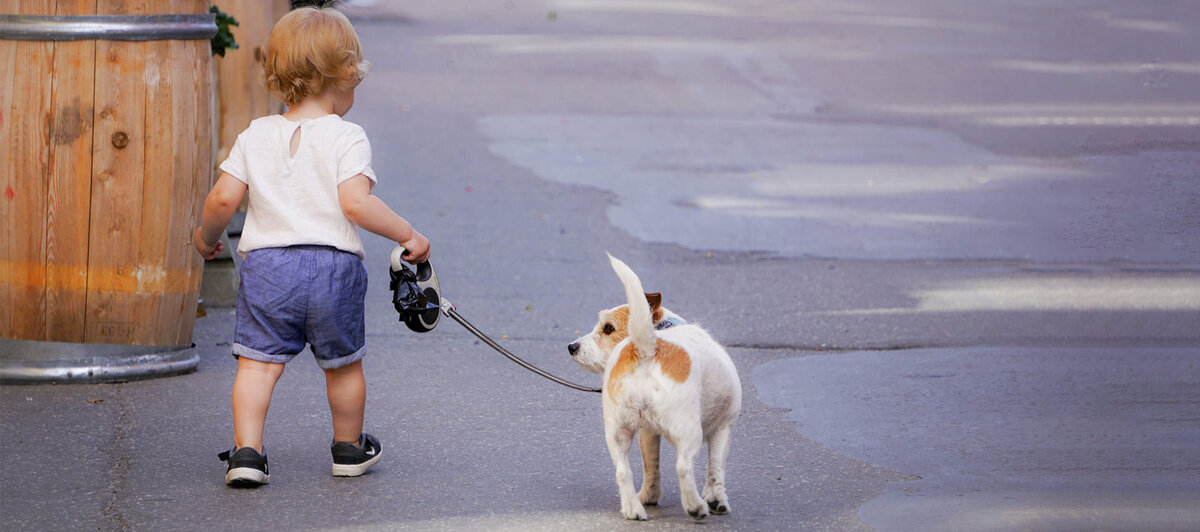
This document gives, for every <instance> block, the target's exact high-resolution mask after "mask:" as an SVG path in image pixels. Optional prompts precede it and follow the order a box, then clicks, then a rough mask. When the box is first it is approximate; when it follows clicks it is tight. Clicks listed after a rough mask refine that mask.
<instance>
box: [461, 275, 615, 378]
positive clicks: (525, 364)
mask: <svg viewBox="0 0 1200 532" xmlns="http://www.w3.org/2000/svg"><path fill="white" fill-rule="evenodd" d="M442 314H443V315H446V316H449V317H451V318H454V321H457V322H458V324H459V325H462V326H463V327H464V328H465V329H467V330H468V331H470V332H471V334H474V335H475V337H476V338H479V339H480V340H483V342H484V343H486V344H487V345H488V346H490V347H491V348H492V349H495V350H496V352H498V353H500V354H501V355H504V356H506V357H508V359H509V360H511V361H513V362H516V363H517V364H520V365H521V367H523V368H525V369H527V370H529V371H532V372H534V373H537V374H538V375H541V376H543V377H545V378H547V379H550V380H552V381H554V382H557V383H559V384H561V385H563V386H566V387H567V388H574V389H576V390H579V391H581V392H597V393H599V392H600V391H601V390H600V388H588V387H587V386H582V385H579V384H575V383H573V382H569V381H565V380H562V379H560V378H558V377H555V376H554V375H551V374H549V373H546V372H545V371H542V370H541V369H538V367H537V366H534V365H533V364H530V363H528V362H526V361H524V360H521V358H520V357H518V356H517V355H514V354H512V353H509V352H508V350H507V349H505V348H503V347H501V346H500V344H498V343H496V342H495V340H492V339H491V338H488V335H486V334H483V332H481V331H480V330H479V329H476V328H475V326H474V325H471V323H470V322H468V321H467V320H466V318H463V317H462V316H459V315H458V309H457V308H455V307H454V304H453V303H450V302H449V301H447V300H446V299H445V298H443V299H442Z"/></svg>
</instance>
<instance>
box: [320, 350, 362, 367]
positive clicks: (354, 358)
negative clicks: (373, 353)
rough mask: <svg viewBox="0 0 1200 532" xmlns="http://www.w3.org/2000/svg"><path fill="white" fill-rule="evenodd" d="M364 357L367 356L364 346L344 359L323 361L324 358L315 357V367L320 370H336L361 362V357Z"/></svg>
mask: <svg viewBox="0 0 1200 532" xmlns="http://www.w3.org/2000/svg"><path fill="white" fill-rule="evenodd" d="M366 355H367V346H365V345H364V346H362V347H360V348H358V351H355V352H353V353H351V354H349V355H346V356H344V357H337V358H333V359H325V358H320V357H317V366H318V367H320V368H321V369H338V368H340V367H342V366H349V365H350V364H353V363H355V362H358V361H359V360H362V359H363V357H365V356H366Z"/></svg>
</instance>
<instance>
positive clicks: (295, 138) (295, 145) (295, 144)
mask: <svg viewBox="0 0 1200 532" xmlns="http://www.w3.org/2000/svg"><path fill="white" fill-rule="evenodd" d="M298 149H300V126H296V132H295V133H292V152H291V153H292V157H295V156H296V150H298Z"/></svg>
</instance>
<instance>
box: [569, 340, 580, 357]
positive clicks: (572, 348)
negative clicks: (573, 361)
mask: <svg viewBox="0 0 1200 532" xmlns="http://www.w3.org/2000/svg"><path fill="white" fill-rule="evenodd" d="M567 352H569V353H571V356H575V353H578V352H579V342H572V343H571V345H568V346H567Z"/></svg>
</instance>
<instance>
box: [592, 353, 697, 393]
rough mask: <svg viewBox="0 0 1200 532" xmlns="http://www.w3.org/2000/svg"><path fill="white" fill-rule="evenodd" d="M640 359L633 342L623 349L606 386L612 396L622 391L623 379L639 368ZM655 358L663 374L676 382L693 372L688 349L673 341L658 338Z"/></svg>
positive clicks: (685, 378) (684, 379)
mask: <svg viewBox="0 0 1200 532" xmlns="http://www.w3.org/2000/svg"><path fill="white" fill-rule="evenodd" d="M638 359H639V356H638V351H637V348H636V347H634V346H633V344H632V343H631V344H629V345H626V346H625V347H624V348H623V349H621V354H620V355H618V356H617V361H616V363H614V364H613V367H612V371H610V372H608V384H607V385H605V387H606V388H607V389H608V393H609V395H610V396H611V395H613V394H617V393H620V391H621V382H620V381H621V379H623V378H625V376H626V375H629V374H630V373H633V372H634V370H636V369H637V367H638ZM653 360H655V361H657V362H658V366H659V367H660V368H662V372H663V375H666V376H667V377H669V378H670V379H671V380H673V381H675V382H683V381H686V380H687V378H688V375H690V374H691V373H692V358H691V357H689V356H688V354H687V351H685V350H684V349H683V348H682V347H679V346H678V345H675V344H673V343H671V342H667V341H665V340H662V339H657V341H656V342H655V353H654V358H653Z"/></svg>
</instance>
